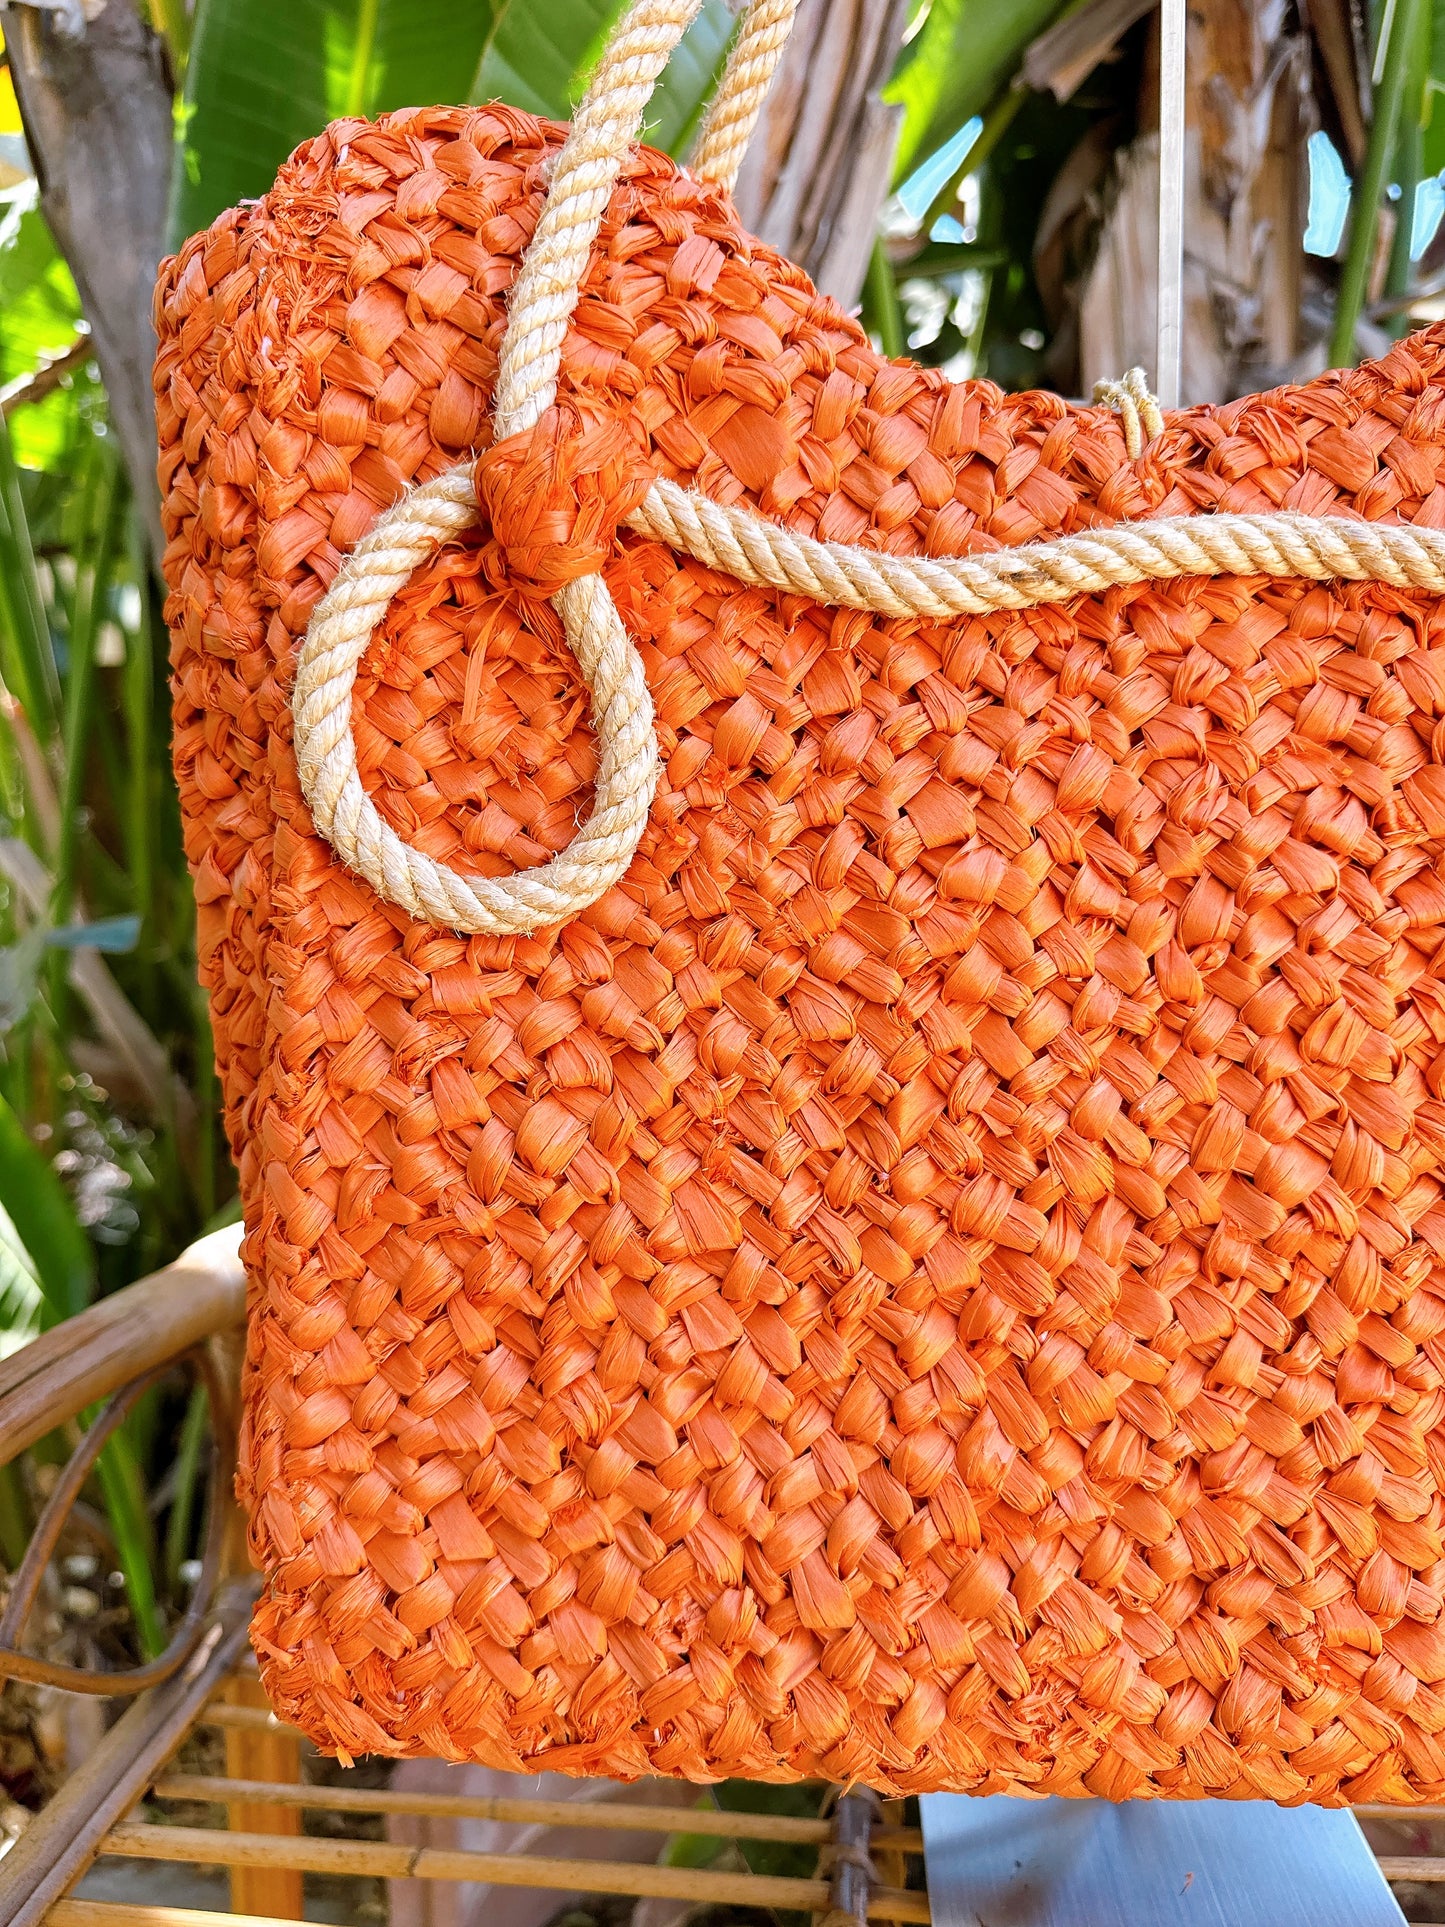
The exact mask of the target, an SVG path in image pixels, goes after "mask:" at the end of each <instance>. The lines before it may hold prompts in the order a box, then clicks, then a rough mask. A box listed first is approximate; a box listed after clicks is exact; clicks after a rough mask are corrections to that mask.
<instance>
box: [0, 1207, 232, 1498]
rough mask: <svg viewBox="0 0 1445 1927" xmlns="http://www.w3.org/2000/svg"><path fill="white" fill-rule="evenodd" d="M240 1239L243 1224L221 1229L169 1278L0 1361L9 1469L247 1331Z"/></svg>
mask: <svg viewBox="0 0 1445 1927" xmlns="http://www.w3.org/2000/svg"><path fill="white" fill-rule="evenodd" d="M240 1241H241V1227H240V1226H239V1225H228V1226H226V1228H225V1229H224V1230H222V1231H213V1232H212V1233H211V1234H210V1236H209V1237H206V1238H201V1239H198V1240H197V1242H196V1243H195V1244H193V1245H191V1246H190V1248H189V1249H188V1250H186V1251H183V1252H182V1253H181V1255H180V1257H179V1258H177V1259H176V1261H175V1263H174V1264H173V1265H167V1266H166V1268H165V1270H164V1271H156V1272H152V1274H151V1275H150V1277H149V1278H142V1279H140V1280H139V1282H138V1283H136V1284H134V1285H127V1286H126V1287H125V1289H124V1290H123V1291H117V1292H112V1294H111V1295H110V1297H109V1298H102V1299H101V1300H100V1302H99V1303H98V1304H95V1305H91V1306H90V1307H89V1309H88V1310H86V1311H83V1312H80V1313H78V1314H77V1315H76V1316H75V1317H74V1318H67V1319H66V1320H65V1322H64V1323H63V1324H60V1325H56V1326H55V1327H54V1328H53V1329H52V1330H50V1331H48V1332H42V1333H41V1335H40V1337H39V1338H37V1339H34V1340H33V1341H32V1342H31V1343H30V1344H28V1345H23V1346H22V1347H21V1348H20V1350H19V1351H18V1352H13V1353H12V1354H11V1356H10V1357H9V1358H6V1359H3V1360H0V1465H4V1464H7V1463H8V1462H9V1461H10V1460H11V1459H13V1458H15V1457H16V1456H17V1455H18V1454H19V1453H21V1452H23V1451H24V1450H25V1448H26V1446H27V1445H33V1444H34V1443H35V1441H36V1440H37V1439H41V1438H44V1436H45V1434H46V1433H47V1432H52V1431H54V1429H55V1427H56V1426H57V1425H61V1424H63V1423H64V1422H65V1420H66V1419H70V1418H74V1417H75V1415H76V1413H77V1412H83V1411H84V1410H85V1408H86V1406H87V1405H93V1404H95V1403H96V1402H97V1401H98V1400H99V1399H102V1398H107V1397H109V1395H110V1394H111V1393H112V1392H114V1391H118V1390H119V1389H120V1387H121V1386H122V1385H128V1384H129V1383H130V1381H131V1380H132V1379H133V1378H139V1377H141V1375H142V1374H143V1373H145V1372H149V1371H153V1370H154V1369H155V1367H156V1366H157V1365H164V1364H165V1362H166V1360H167V1359H169V1358H179V1357H180V1356H181V1354H182V1353H183V1352H187V1351H189V1350H190V1349H191V1347H192V1346H193V1345H197V1344H199V1343H200V1342H201V1340H202V1339H204V1338H209V1337H211V1335H212V1334H213V1333H215V1332H221V1331H226V1330H227V1329H228V1328H229V1327H230V1326H232V1325H235V1324H238V1323H239V1322H240V1320H241V1319H242V1318H243V1317H244V1315H245V1309H246V1274H245V1271H244V1270H243V1269H242V1265H241V1259H240V1254H239V1246H240Z"/></svg>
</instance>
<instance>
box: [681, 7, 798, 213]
mask: <svg viewBox="0 0 1445 1927" xmlns="http://www.w3.org/2000/svg"><path fill="white" fill-rule="evenodd" d="M797 9H798V0H754V4H753V5H752V6H751V7H749V8H748V11H747V16H746V18H745V19H744V21H743V24H742V27H741V28H740V29H739V32H738V37H737V40H736V41H735V42H734V44H733V48H732V51H731V53H730V54H729V55H728V64H727V68H726V70H725V72H724V74H723V77H722V83H721V85H720V86H719V87H718V90H717V93H716V95H715V96H714V98H713V103H712V105H711V107H709V108H708V110H707V118H706V119H705V120H704V121H703V124H702V132H701V134H700V135H699V136H698V142H697V149H696V152H695V153H694V154H693V158H692V171H693V173H694V174H696V175H697V176H698V178H699V179H700V180H704V181H714V182H716V184H717V185H718V186H719V187H720V188H722V189H723V190H724V191H725V192H726V193H728V194H731V193H732V191H733V188H734V187H735V186H736V185H737V178H738V169H739V168H740V167H741V166H742V164H743V156H744V154H745V153H746V152H747V148H748V142H749V141H750V140H751V139H752V135H753V129H754V127H755V126H756V125H757V120H758V115H759V114H760V113H761V112H762V110H763V102H764V101H765V100H766V99H767V95H768V89H769V88H770V87H771V86H772V84H773V75H774V74H775V73H776V72H777V68H778V62H779V61H780V60H781V59H782V57H783V49H784V47H786V46H787V44H788V36H789V34H790V33H791V32H792V31H793V15H794V14H795V13H796V12H797Z"/></svg>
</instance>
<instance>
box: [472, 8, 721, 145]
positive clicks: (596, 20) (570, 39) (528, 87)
mask: <svg viewBox="0 0 1445 1927" xmlns="http://www.w3.org/2000/svg"><path fill="white" fill-rule="evenodd" d="M621 11H622V0H547V5H546V6H545V7H539V6H538V5H537V4H536V0H497V5H496V8H495V11H494V14H493V18H492V25H491V30H490V32H489V33H488V35H487V40H486V45H485V47H484V49H483V52H482V59H481V62H480V65H479V66H478V69H477V77H476V81H475V83H474V85H473V87H472V94H471V98H472V99H473V100H476V101H484V100H505V101H509V102H510V103H511V104H512V106H514V107H525V108H527V109H528V110H529V111H530V112H531V113H534V114H548V115H550V116H552V117H553V118H554V119H557V120H565V119H566V117H567V115H568V114H569V113H570V112H571V110H572V108H573V107H575V106H576V104H577V101H578V100H579V99H580V97H581V94H582V90H583V88H584V87H585V85H586V82H587V75H588V73H589V71H590V69H591V68H592V66H593V64H594V63H595V61H596V60H597V58H598V56H599V55H600V53H601V52H602V49H603V46H604V44H605V43H606V39H607V35H608V33H609V31H610V30H611V27H612V25H613V22H614V21H615V20H616V18H617V16H618V15H619V14H620V13H621ZM733 24H734V23H733V16H732V14H731V12H730V11H729V9H728V8H727V7H726V6H725V5H724V3H723V0H706V4H705V5H704V7H703V9H702V11H701V13H700V14H699V15H698V17H697V19H696V20H695V21H694V22H693V24H692V26H691V27H690V28H689V29H688V31H687V33H686V35H685V36H684V38H683V41H682V44H681V45H680V46H679V47H678V49H677V52H676V53H675V54H674V55H673V57H672V59H671V61H670V62H669V63H668V67H667V71H666V72H665V73H664V74H663V76H662V79H661V80H660V81H659V83H658V86H657V90H656V92H655V93H654V94H653V96H652V99H651V101H650V102H649V103H648V109H647V119H646V126H645V133H646V137H647V139H648V140H649V141H650V142H651V143H652V145H653V146H655V147H661V148H665V149H667V150H669V151H676V149H677V148H678V147H680V146H681V145H682V144H683V143H684V142H685V141H686V139H687V136H688V135H689V134H690V133H691V131H692V129H693V127H694V125H695V124H696V121H697V117H698V114H699V112H700V111H701V108H702V106H703V103H704V102H705V100H706V98H707V95H708V94H709V93H710V91H711V89H712V84H713V80H714V77H715V75H716V73H717V69H718V65H719V62H720V60H721V58H722V53H723V50H724V48H725V47H726V45H727V41H728V36H729V34H730V33H731V31H732V27H733Z"/></svg>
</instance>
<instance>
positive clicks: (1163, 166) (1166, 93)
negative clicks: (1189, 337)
mask: <svg viewBox="0 0 1445 1927" xmlns="http://www.w3.org/2000/svg"><path fill="white" fill-rule="evenodd" d="M1187 9H1188V0H1159V276H1158V292H1157V299H1158V304H1159V323H1158V336H1157V341H1156V346H1155V367H1154V391H1155V393H1156V394H1157V395H1158V397H1159V405H1160V407H1161V408H1177V407H1178V406H1179V382H1180V362H1181V355H1182V349H1183V337H1184V110H1185V92H1184V59H1185V36H1186V33H1187V25H1188V22H1187Z"/></svg>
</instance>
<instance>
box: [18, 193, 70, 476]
mask: <svg viewBox="0 0 1445 1927" xmlns="http://www.w3.org/2000/svg"><path fill="white" fill-rule="evenodd" d="M82 326H83V317H82V314H81V307H80V296H79V295H78V294H77V293H76V289H75V282H74V280H73V279H72V278H71V273H70V269H69V268H68V267H67V266H66V265H65V262H64V261H63V260H62V259H61V257H60V254H59V251H58V250H57V248H56V246H55V243H54V241H53V240H52V239H51V235H50V230H49V228H48V227H47V226H46V224H45V221H44V219H43V217H42V215H41V213H40V205H39V190H38V188H37V186H36V183H35V181H34V180H33V179H32V180H27V181H23V182H21V184H20V185H19V186H18V187H13V188H11V189H9V190H8V191H7V192H5V193H3V194H0V387H3V386H5V385H7V384H8V383H10V382H12V381H15V380H18V379H19V378H20V377H21V376H24V375H33V374H34V373H35V371H36V369H37V368H39V367H40V366H41V364H42V363H43V362H48V361H50V360H52V359H53V358H54V357H55V356H56V355H58V354H63V353H64V352H65V350H66V349H67V348H69V347H70V346H71V344H72V343H73V342H74V340H75V338H76V335H77V333H78V332H79V331H80V329H81V327H82ZM82 379H87V377H85V376H82ZM73 420H74V399H73V391H72V390H65V389H57V390H55V391H54V392H53V393H51V394H50V395H48V396H46V397H45V399H44V400H43V401H42V402H39V403H36V404H32V405H31V406H28V407H24V408H19V409H17V410H16V411H15V412H14V414H13V415H12V417H11V420H10V440H11V443H12V445H13V447H14V451H15V459H16V461H17V462H19V464H20V465H21V467H22V468H48V467H50V466H51V465H52V464H53V463H55V462H56V461H58V460H59V459H60V458H61V456H62V455H63V454H64V452H65V450H66V448H67V447H68V445H69V441H70V437H71V434H72V433H73Z"/></svg>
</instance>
